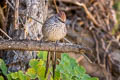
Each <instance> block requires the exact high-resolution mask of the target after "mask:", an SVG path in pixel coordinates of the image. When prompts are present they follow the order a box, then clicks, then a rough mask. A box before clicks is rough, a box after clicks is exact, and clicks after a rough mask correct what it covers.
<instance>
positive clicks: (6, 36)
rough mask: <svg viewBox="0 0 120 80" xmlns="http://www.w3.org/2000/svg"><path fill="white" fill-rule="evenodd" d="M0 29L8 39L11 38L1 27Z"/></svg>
mask: <svg viewBox="0 0 120 80" xmlns="http://www.w3.org/2000/svg"><path fill="white" fill-rule="evenodd" d="M0 31H1V32H2V33H3V34H4V35H5V36H6V37H7V38H9V40H11V39H12V38H11V37H10V36H9V35H7V33H5V32H4V31H3V30H2V29H1V28H0Z"/></svg>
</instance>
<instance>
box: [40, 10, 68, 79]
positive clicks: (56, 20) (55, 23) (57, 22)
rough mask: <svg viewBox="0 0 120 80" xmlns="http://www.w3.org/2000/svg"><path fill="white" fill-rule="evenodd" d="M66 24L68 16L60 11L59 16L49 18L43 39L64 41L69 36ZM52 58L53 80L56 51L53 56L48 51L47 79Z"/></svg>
mask: <svg viewBox="0 0 120 80" xmlns="http://www.w3.org/2000/svg"><path fill="white" fill-rule="evenodd" d="M65 22H66V14H65V12H63V11H60V12H59V13H57V14H54V15H53V16H51V17H50V18H48V19H47V20H46V21H45V22H44V24H43V27H42V34H43V39H44V40H46V41H52V42H57V41H60V40H61V39H63V38H64V37H65V36H66V34H67V28H66V25H65ZM50 57H52V66H53V79H54V77H55V68H56V53H55V51H54V52H53V54H51V52H50V51H48V55H47V62H46V71H45V77H46V74H47V72H48V68H49V63H50Z"/></svg>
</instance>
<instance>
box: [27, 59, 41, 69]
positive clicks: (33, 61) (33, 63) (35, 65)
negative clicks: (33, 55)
mask: <svg viewBox="0 0 120 80" xmlns="http://www.w3.org/2000/svg"><path fill="white" fill-rule="evenodd" d="M38 64H39V61H38V60H37V59H31V60H30V62H29V65H30V67H32V68H34V69H35V70H36V71H37V69H38V68H39V65H38Z"/></svg>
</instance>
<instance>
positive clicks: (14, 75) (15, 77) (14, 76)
mask: <svg viewBox="0 0 120 80" xmlns="http://www.w3.org/2000/svg"><path fill="white" fill-rule="evenodd" d="M10 75H11V77H12V79H17V78H18V77H19V75H18V72H15V73H11V74H10Z"/></svg>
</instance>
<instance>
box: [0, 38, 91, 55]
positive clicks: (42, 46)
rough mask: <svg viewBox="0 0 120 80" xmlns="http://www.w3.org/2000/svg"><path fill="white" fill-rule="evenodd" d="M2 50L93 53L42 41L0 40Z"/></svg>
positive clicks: (79, 48) (67, 44) (71, 45)
mask: <svg viewBox="0 0 120 80" xmlns="http://www.w3.org/2000/svg"><path fill="white" fill-rule="evenodd" d="M55 47H56V48H55ZM55 49H56V50H55ZM0 50H22V51H58V52H75V53H81V52H91V51H90V49H88V48H86V47H83V46H81V45H77V44H69V43H57V44H56V43H53V42H52V43H51V42H49V43H48V42H44V43H41V42H40V41H36V40H0Z"/></svg>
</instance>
